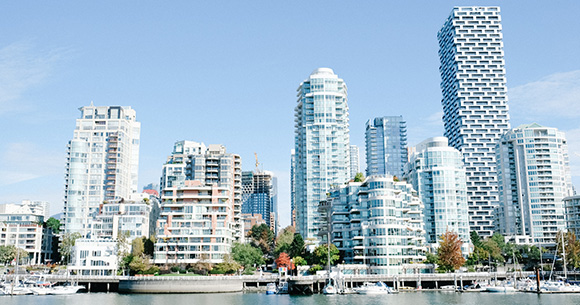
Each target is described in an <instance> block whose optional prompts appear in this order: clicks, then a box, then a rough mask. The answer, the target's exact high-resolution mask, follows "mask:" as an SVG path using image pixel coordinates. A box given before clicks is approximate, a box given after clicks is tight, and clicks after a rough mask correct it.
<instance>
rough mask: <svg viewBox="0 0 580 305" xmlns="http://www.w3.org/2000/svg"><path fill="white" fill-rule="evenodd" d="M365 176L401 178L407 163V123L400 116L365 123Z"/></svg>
mask: <svg viewBox="0 0 580 305" xmlns="http://www.w3.org/2000/svg"><path fill="white" fill-rule="evenodd" d="M365 137H366V146H367V147H366V149H367V151H366V154H367V171H366V174H367V176H373V175H392V176H397V177H401V176H402V175H403V166H404V165H405V163H406V162H407V122H406V121H404V120H403V117H402V116H386V117H380V118H375V119H374V120H368V121H367V123H366V132H365Z"/></svg>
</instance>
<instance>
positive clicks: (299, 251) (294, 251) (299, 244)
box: [288, 233, 306, 257]
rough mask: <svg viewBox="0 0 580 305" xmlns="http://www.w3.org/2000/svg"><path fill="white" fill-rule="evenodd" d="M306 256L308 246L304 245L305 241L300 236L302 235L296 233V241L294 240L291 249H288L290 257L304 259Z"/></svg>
mask: <svg viewBox="0 0 580 305" xmlns="http://www.w3.org/2000/svg"><path fill="white" fill-rule="evenodd" d="M305 254H306V246H305V245H304V239H302V235H300V233H296V234H294V239H293V240H292V243H291V244H290V248H289V249H288V255H290V257H296V256H301V257H304V256H305Z"/></svg>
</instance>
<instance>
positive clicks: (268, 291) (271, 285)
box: [266, 283, 278, 294]
mask: <svg viewBox="0 0 580 305" xmlns="http://www.w3.org/2000/svg"><path fill="white" fill-rule="evenodd" d="M277 290H278V289H277V288H276V284H275V283H268V285H266V294H276V292H277Z"/></svg>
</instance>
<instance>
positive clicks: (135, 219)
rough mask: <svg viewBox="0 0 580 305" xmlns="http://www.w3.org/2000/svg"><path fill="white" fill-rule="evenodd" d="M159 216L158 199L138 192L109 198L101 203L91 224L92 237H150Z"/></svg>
mask: <svg viewBox="0 0 580 305" xmlns="http://www.w3.org/2000/svg"><path fill="white" fill-rule="evenodd" d="M157 217H159V199H158V198H157V197H155V196H152V195H149V194H146V193H140V194H132V195H131V196H129V199H127V200H125V199H123V200H120V199H117V200H115V199H114V200H109V201H106V202H105V203H103V204H101V207H100V209H99V214H98V215H97V216H96V217H95V221H94V224H93V234H92V237H93V238H112V239H117V238H118V237H119V234H124V235H125V236H126V237H127V239H128V240H129V241H132V240H133V239H135V238H141V237H147V238H148V237H150V236H152V235H153V234H154V233H155V224H156V222H157Z"/></svg>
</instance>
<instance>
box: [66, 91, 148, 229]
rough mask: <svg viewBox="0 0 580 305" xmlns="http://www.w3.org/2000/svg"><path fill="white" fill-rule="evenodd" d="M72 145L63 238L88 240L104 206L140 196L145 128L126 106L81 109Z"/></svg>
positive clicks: (69, 148) (68, 147)
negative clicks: (74, 236) (70, 235)
mask: <svg viewBox="0 0 580 305" xmlns="http://www.w3.org/2000/svg"><path fill="white" fill-rule="evenodd" d="M79 110H80V111H81V116H80V118H78V119H77V120H76V128H75V131H74V136H73V139H72V140H71V141H70V142H69V143H68V146H67V165H66V175H65V187H64V188H65V195H64V212H63V223H64V233H74V232H78V233H81V235H83V236H86V235H87V234H88V233H90V232H91V231H92V220H93V217H95V216H96V215H97V213H98V211H99V206H100V205H101V204H102V203H103V201H107V200H118V199H128V198H129V195H130V194H133V193H136V192H137V178H138V173H139V172H138V171H139V138H140V134H141V123H139V122H137V120H136V114H135V110H133V109H131V107H121V106H94V105H93V104H92V103H91V105H90V106H85V107H81V108H80V109H79Z"/></svg>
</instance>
